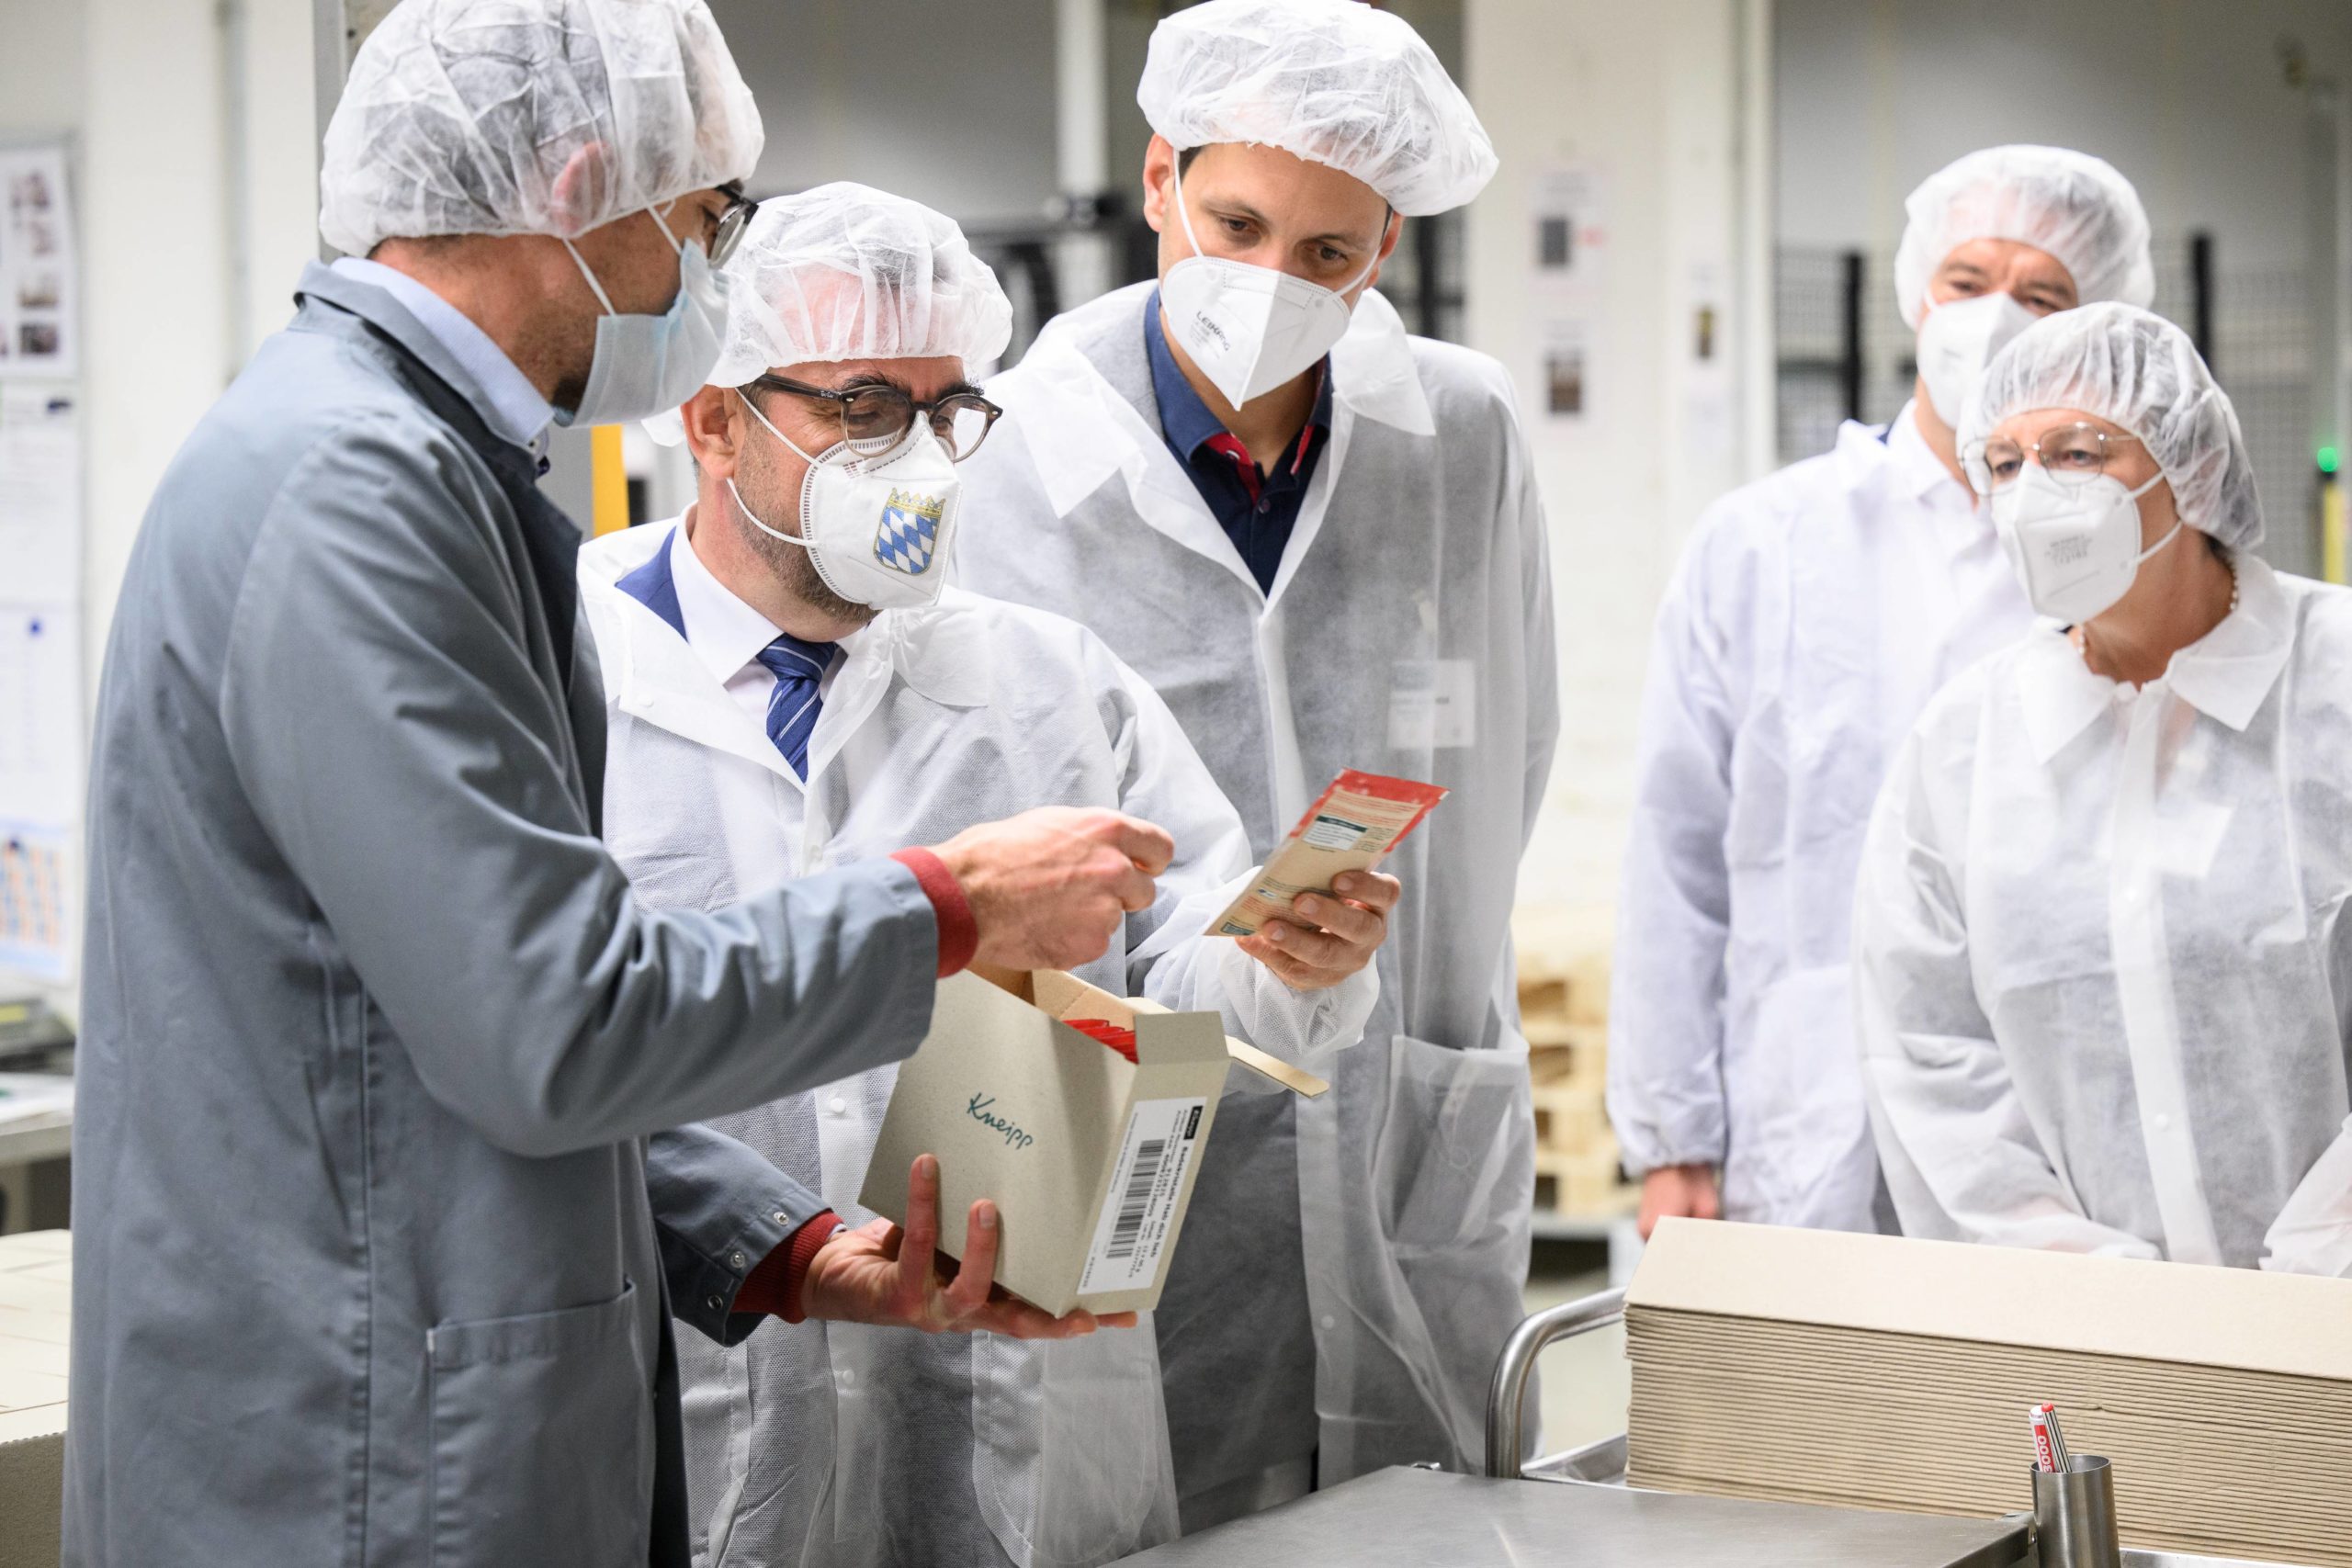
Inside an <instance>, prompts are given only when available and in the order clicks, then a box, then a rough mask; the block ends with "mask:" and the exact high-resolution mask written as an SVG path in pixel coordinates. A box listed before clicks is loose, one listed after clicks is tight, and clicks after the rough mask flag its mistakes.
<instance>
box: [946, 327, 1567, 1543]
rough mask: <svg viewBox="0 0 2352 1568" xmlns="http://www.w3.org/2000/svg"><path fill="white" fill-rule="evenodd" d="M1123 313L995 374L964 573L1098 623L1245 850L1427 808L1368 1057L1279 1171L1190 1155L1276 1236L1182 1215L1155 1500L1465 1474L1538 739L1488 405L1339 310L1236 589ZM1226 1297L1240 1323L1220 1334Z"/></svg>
mask: <svg viewBox="0 0 2352 1568" xmlns="http://www.w3.org/2000/svg"><path fill="white" fill-rule="evenodd" d="M1149 295H1150V286H1149V285H1148V284H1139V285H1136V286H1135V287H1132V288H1125V289H1121V290H1119V291H1117V292H1115V293H1113V294H1110V295H1107V296H1105V297H1103V299H1097V300H1094V301H1092V302H1091V303H1089V304H1086V305H1083V306H1081V307H1080V308H1079V309H1077V310H1073V311H1071V312H1069V313H1068V314H1067V315H1064V316H1062V317H1060V318H1058V319H1057V320H1056V321H1054V322H1052V323H1051V324H1050V325H1049V326H1048V328H1047V329H1046V333H1044V334H1043V335H1042V336H1041V337H1040V338H1039V340H1038V342H1037V344H1035V346H1034V347H1033V348H1032V349H1031V350H1030V352H1029V354H1028V355H1027V356H1026V357H1025V358H1023V361H1022V362H1021V364H1020V365H1018V366H1017V367H1014V368H1013V369H1012V370H1010V371H1007V372H1006V373H1004V374H1003V375H1001V376H1000V377H998V378H995V379H994V380H992V381H990V382H989V395H990V397H992V398H993V399H995V400H997V401H999V402H1000V403H1001V404H1002V405H1003V406H1004V407H1005V408H1006V410H1007V411H1008V412H1007V414H1006V417H1005V420H1004V422H1003V423H1004V424H1005V425H1006V426H1007V428H1005V429H1003V430H1001V431H1000V432H999V433H998V434H996V435H994V436H992V437H991V438H990V440H989V443H988V445H987V446H984V447H982V448H981V450H980V451H979V452H978V454H977V455H976V456H975V457H973V458H972V459H971V460H970V462H969V463H967V465H966V474H965V477H966V479H967V491H966V493H967V497H968V502H969V510H968V511H967V513H966V514H965V525H964V533H963V538H962V540H961V541H960V543H959V552H960V553H959V556H958V560H959V562H960V566H959V570H960V572H961V573H962V575H963V580H964V581H968V582H970V583H971V584H972V585H973V586H975V587H978V588H979V589H980V590H981V591H983V592H989V593H994V594H998V595H1001V596H1002V597H1005V598H1011V599H1017V600H1021V601H1023V602H1024V603H1029V604H1039V605H1044V606H1046V607H1049V608H1059V609H1061V610H1062V611H1063V612H1064V613H1066V614H1069V615H1077V616H1080V617H1081V618H1083V619H1084V620H1085V621H1086V622H1087V623H1088V624H1089V625H1090V626H1093V627H1094V628H1095V630H1097V631H1098V632H1100V633H1101V634H1102V635H1103V639H1104V640H1105V641H1106V642H1108V643H1110V645H1111V646H1112V648H1113V649H1114V650H1116V651H1117V652H1118V654H1119V655H1120V657H1121V658H1123V659H1125V660H1127V662H1128V663H1130V664H1132V665H1133V666H1135V668H1136V670H1137V671H1140V672H1141V673H1142V674H1143V676H1144V677H1145V678H1146V679H1147V680H1148V681H1150V682H1151V683H1152V685H1153V686H1154V687H1155V688H1156V689H1157V690H1158V691H1159V694H1160V695H1161V696H1163V697H1165V698H1166V699H1167V700H1168V703H1169V705H1170V707H1171V708H1173V709H1174V710H1175V712H1176V715H1177V716H1178V718H1180V719H1181V720H1182V722H1183V725H1184V728H1185V730H1186V732H1187V733H1188V734H1189V735H1190V736H1191V737H1192V739H1193V744H1194V745H1196V746H1197V747H1199V748H1200V750H1201V753H1202V755H1203V756H1204V758H1205V759H1206V760H1207V761H1208V764H1209V766H1210V768H1211V769H1212V770H1213V771H1214V772H1215V773H1216V776H1217V781H1218V783H1219V784H1222V785H1223V786H1224V788H1225V791H1226V793H1227V795H1228V797H1230V798H1231V799H1232V800H1233V801H1234V804H1235V805H1236V806H1237V807H1239V808H1240V811H1241V814H1242V819H1243V821H1244V822H1245V823H1246V824H1247V825H1248V828H1249V831H1250V841H1251V844H1252V846H1253V848H1254V849H1255V851H1256V852H1258V853H1260V854H1263V853H1264V852H1266V850H1267V849H1268V848H1269V847H1270V846H1271V845H1272V843H1274V842H1275V841H1276V840H1279V839H1280V838H1281V837H1282V835H1283V834H1284V833H1286V832H1287V831H1289V829H1290V828H1291V827H1292V825H1293V824H1294V823H1295V821H1296V819H1297V818H1298V817H1299V815H1300V814H1301V812H1302V811H1303V810H1304V809H1305V807H1306V806H1307V804H1308V803H1309V802H1310V801H1311V800H1312V799H1313V797H1314V795H1315V794H1316V793H1317V792H1319V791H1320V790H1321V789H1322V787H1323V786H1324V784H1326V783H1328V782H1329V780H1330V778H1331V777H1332V776H1333V775H1334V774H1336V773H1339V772H1340V770H1341V769H1342V768H1347V767H1357V768H1363V769H1367V770H1370V771H1374V772H1379V773H1393V774H1400V775H1404V776H1407V777H1410V778H1416V779H1423V780H1428V781H1430V782H1432V783H1435V784H1442V785H1444V786H1446V787H1447V788H1449V789H1450V790H1451V791H1452V792H1453V794H1452V795H1451V796H1450V797H1449V798H1448V799H1447V800H1446V801H1445V803H1444V804H1443V805H1442V806H1440V807H1438V808H1437V810H1436V811H1435V812H1434V813H1433V814H1432V815H1431V816H1430V818H1429V819H1428V820H1427V821H1426V822H1425V823H1424V824H1423V825H1422V826H1421V827H1420V828H1419V829H1418V830H1417V831H1416V832H1415V833H1414V835H1413V837H1412V838H1411V839H1409V840H1407V841H1406V843H1405V845H1404V846H1403V847H1402V849H1401V850H1400V851H1399V852H1398V853H1397V854H1396V855H1395V856H1393V857H1392V858H1391V861H1390V863H1389V864H1388V866H1387V867H1386V868H1385V869H1388V870H1390V871H1393V872H1394V873H1395V874H1397V875H1398V876H1399V877H1400V878H1401V879H1402V880H1403V883H1404V888H1405V892H1404V897H1403V900H1402V902H1401V904H1400V906H1399V908H1398V909H1397V913H1396V915H1395V917H1394V918H1393V919H1392V921H1391V925H1390V932H1389V940H1388V943H1387V945H1386V947H1385V949H1384V950H1383V951H1382V953H1381V955H1380V960H1379V968H1380V972H1381V1002H1380V1007H1379V1009H1378V1010H1377V1011H1376V1012H1375V1014H1374V1019H1373V1021H1372V1022H1371V1024H1370V1025H1369V1026H1368V1027H1367V1028H1366V1030H1365V1033H1364V1042H1365V1043H1363V1045H1362V1046H1360V1047H1358V1048H1357V1049H1355V1050H1353V1051H1351V1052H1349V1053H1347V1054H1346V1055H1345V1056H1344V1057H1343V1058H1342V1059H1341V1061H1340V1070H1339V1078H1338V1085H1337V1088H1336V1089H1335V1091H1334V1092H1333V1093H1332V1094H1331V1095H1330V1096H1328V1097H1326V1098H1325V1099H1323V1100H1315V1101H1307V1102H1295V1103H1293V1104H1291V1105H1290V1106H1289V1107H1288V1110H1290V1111H1295V1125H1294V1124H1292V1123H1285V1124H1283V1125H1279V1126H1275V1125H1269V1126H1268V1127H1266V1128H1264V1129H1262V1136H1263V1140H1264V1142H1263V1145H1262V1147H1263V1148H1265V1149H1272V1150H1274V1151H1276V1152H1277V1153H1278V1155H1280V1156H1282V1165H1283V1167H1286V1168H1263V1167H1260V1168H1254V1169H1250V1170H1246V1171H1245V1170H1240V1169H1238V1168H1234V1167H1227V1168H1225V1169H1223V1170H1222V1171H1219V1170H1218V1169H1217V1150H1216V1148H1214V1147H1213V1148H1212V1149H1211V1151H1210V1157H1209V1162H1208V1164H1207V1165H1205V1166H1204V1170H1203V1176H1202V1179H1201V1182H1200V1187H1199V1188H1198V1189H1196V1191H1195V1196H1194V1200H1193V1202H1194V1211H1193V1212H1194V1213H1195V1214H1199V1213H1204V1212H1205V1213H1211V1214H1214V1215H1216V1223H1215V1224H1211V1225H1210V1226H1208V1227H1207V1228H1206V1229H1204V1232H1203V1233H1202V1235H1204V1236H1237V1235H1255V1236H1262V1237H1269V1238H1272V1237H1276V1236H1283V1237H1297V1238H1300V1239H1299V1240H1296V1241H1285V1242H1284V1243H1283V1247H1284V1251H1285V1254H1286V1256H1277V1255H1276V1254H1275V1253H1274V1251H1273V1250H1272V1246H1271V1245H1268V1244H1261V1246H1260V1247H1256V1248H1251V1249H1245V1248H1242V1247H1237V1246H1232V1245H1227V1246H1225V1247H1210V1246H1207V1245H1205V1244H1204V1245H1203V1246H1202V1247H1197V1248H1195V1247H1192V1246H1191V1245H1190V1244H1191V1243H1192V1241H1193V1232H1192V1231H1191V1230H1190V1228H1189V1226H1188V1229H1187V1232H1186V1235H1185V1242H1184V1244H1183V1245H1182V1246H1180V1247H1179V1250H1178V1255H1177V1258H1176V1263H1175V1268H1174V1270H1173V1272H1172V1273H1171V1278H1170V1290H1169V1292H1168V1295H1167V1296H1165V1297H1163V1299H1162V1301H1161V1303H1160V1312H1159V1319H1160V1333H1161V1347H1162V1352H1163V1357H1164V1358H1165V1359H1167V1362H1168V1388H1169V1400H1170V1418H1171V1420H1172V1421H1173V1422H1174V1423H1175V1425H1176V1428H1177V1432H1178V1444H1179V1453H1178V1460H1177V1465H1178V1474H1179V1482H1180V1484H1181V1485H1182V1486H1183V1487H1184V1490H1185V1493H1186V1495H1187V1497H1188V1498H1190V1497H1193V1496H1195V1495H1200V1494H1201V1492H1202V1491H1203V1489H1204V1487H1207V1486H1224V1485H1227V1484H1232V1483H1247V1482H1249V1481H1250V1477H1251V1476H1252V1474H1254V1473H1261V1472H1268V1471H1271V1470H1272V1469H1274V1468H1276V1467H1278V1466H1288V1465H1290V1464H1291V1463H1293V1462H1294V1461H1297V1460H1299V1459H1301V1458H1303V1457H1304V1456H1306V1455H1308V1454H1312V1455H1313V1456H1314V1463H1315V1467H1316V1471H1317V1474H1318V1476H1319V1478H1320V1481H1321V1483H1323V1484H1326V1485H1329V1484H1333V1483H1338V1482H1340V1481H1344V1480H1347V1479H1348V1478H1350V1477H1351V1476H1354V1475H1358V1474H1362V1473H1363V1472H1366V1471H1369V1470H1373V1469H1375V1468H1378V1467H1380V1466H1382V1465H1385V1464H1391V1463H1398V1462H1406V1461H1440V1462H1442V1463H1445V1464H1447V1465H1449V1466H1451V1467H1453V1468H1456V1469H1460V1468H1465V1467H1467V1468H1475V1467H1476V1465H1477V1463H1478V1462H1479V1461H1480V1459H1481V1457H1482V1456H1483V1453H1484V1449H1485V1440H1484V1413H1485V1408H1486V1392H1487V1382H1488V1380H1489V1379H1490V1377H1491V1376H1492V1373H1493V1371H1494V1364H1495V1359H1496V1356H1497V1354H1498V1352H1499V1351H1500V1349H1501V1348H1502V1343H1503V1341H1504V1339H1505V1338H1506V1337H1508V1336H1509V1334H1510V1330H1511V1328H1512V1327H1513V1326H1515V1325H1516V1324H1517V1322H1518V1320H1519V1319H1520V1317H1521V1315H1522V1314H1523V1310H1524V1309H1523V1307H1522V1305H1521V1294H1520V1292H1521V1288H1522V1286H1523V1284H1524V1281H1525V1278H1526V1268H1527V1246H1528V1210H1529V1203H1530V1201H1531V1197H1532V1187H1533V1142H1534V1127H1533V1117H1532V1110H1531V1108H1530V1103H1529V1086H1528V1081H1527V1063H1526V1051H1527V1047H1526V1042H1525V1039H1524V1037H1523V1036H1522V1035H1521V1033H1520V1030H1519V1013H1518V1005H1517V998H1516V992H1515V986H1514V980H1513V974H1512V964H1511V955H1510V923H1509V922H1510V908H1511V904H1512V898H1513V893H1514V883H1515V879H1516V875H1517V871H1518V863H1519V859H1520V855H1521V852H1522V851H1523V849H1524V848H1525V844H1526V840H1527V834H1528V832H1529V830H1530V828H1531V827H1532V822H1533V818H1534V815H1535V809H1536V806H1537V804H1538V802H1539V801H1540V799H1541V798H1542V795H1543V790H1544V782H1545V780H1546V778H1547V776H1548V774H1549V773H1550V769H1551V760H1552V748H1553V742H1554V739H1555V736H1556V734H1557V729H1558V712H1557V706H1556V701H1555V655H1554V649H1553V640H1552V609H1551V604H1552V600H1551V581H1550V575H1549V568H1548V565H1547V563H1546V560H1545V549H1544V522H1543V514H1542V510H1541V507H1540V505H1539V504H1538V501H1537V497H1536V493H1535V485H1534V479H1533V476H1532V473H1531V471H1530V468H1529V463H1528V454H1527V448H1526V444H1525V441H1524V439H1523V438H1522V436H1521V433H1520V429H1519V423H1518V419H1517V416H1516V412H1515V410H1514V405H1513V400H1512V395H1511V390H1510V383H1509V380H1508V378H1506V377H1505V375H1504V373H1503V371H1502V368H1501V367H1499V366H1498V365H1497V364H1496V363H1495V362H1494V361H1493V360H1491V359H1488V358H1487V357H1485V356H1484V355H1477V354H1473V353H1471V352H1470V351H1468V350H1466V349H1463V348H1458V347H1455V346H1453V345H1452V344H1441V343H1432V342H1429V341H1426V340H1422V339H1418V338H1410V337H1408V335H1407V334H1406V333H1405V330H1404V325H1403V323H1402V321H1400V320H1399V319H1398V317H1397V312H1396V310H1395V309H1394V308H1393V307H1392V306H1390V305H1389V304H1388V303H1387V301H1385V299H1381V298H1380V296H1379V295H1378V294H1377V293H1376V292H1368V293H1366V294H1365V295H1364V296H1363V299H1362V301H1361V302H1360V304H1359V305H1358V307H1357V309H1356V310H1355V312H1354V316H1353V320H1352V321H1351V326H1350V328H1349V331H1348V334H1347V336H1346V337H1345V339H1343V340H1342V341H1341V343H1340V344H1339V346H1338V347H1337V348H1336V349H1334V350H1333V352H1332V355H1331V363H1332V387H1333V391H1334V404H1333V428H1332V430H1331V433H1330V436H1329V445H1328V446H1327V448H1326V449H1325V451H1324V453H1323V456H1322V457H1321V459H1320V461H1319V463H1318V464H1317V468H1316V472H1315V476H1314V479H1313V482H1312V484H1311V485H1310V486H1309V488H1308V491H1307V493H1306V497H1305V500H1304V503H1303V505H1302V507H1301V511H1300V514H1299V517H1298V520H1297V523H1296V525H1295V531H1294V533H1293V535H1292V537H1291V539H1290V542H1289V547H1288V548H1287V550H1286V552H1285V553H1284V555H1283V562H1282V568H1281V570H1280V573H1279V574H1278V575H1277V577H1276V579H1275V581H1274V584H1273V589H1272V593H1271V594H1268V593H1264V592H1261V591H1260V589H1259V587H1258V584H1257V582H1256V581H1255V580H1254V579H1253V578H1252V577H1251V576H1250V571H1249V569H1248V568H1247V567H1246V566H1245V565H1244V564H1243V562H1242V560H1241V558H1240V556H1239V555H1238V552H1237V551H1236V550H1235V548H1234V547H1233V545H1232V543H1231V541H1230V540H1229V539H1228V538H1227V536H1226V535H1225V533H1224V531H1223V530H1222V529H1221V528H1220V527H1219V526H1218V525H1217V523H1216V518H1215V516H1214V515H1213V514H1212V513H1210V512H1209V510H1208V508H1207V507H1206V505H1205V504H1204V503H1203V502H1202V500H1201V498H1200V495H1199V493H1198V491H1195V490H1194V489H1193V483H1192V481H1191V479H1189V478H1188V477H1187V476H1186V474H1185V472H1184V471H1183V469H1182V467H1181V466H1180V465H1179V463H1178V462H1177V460H1176V458H1175V457H1174V456H1173V455H1172V454H1171V453H1170V451H1169V449H1168V446H1167V443H1166V441H1165V438H1164V437H1163V435H1162V434H1161V432H1160V428H1159V418H1158V408H1157V403H1156V400H1155V399H1154V396H1153V393H1152V389H1151V379H1150V373H1149V368H1148V362H1147V360H1146V358H1145V352H1144V342H1143V310H1144V303H1145V301H1146V299H1148V297H1149ZM1223 1125H1224V1124H1223V1123H1222V1122H1220V1123H1219V1127H1220V1131H1222V1129H1223ZM1284 1142H1289V1143H1290V1144H1291V1147H1290V1148H1288V1149H1284V1148H1283V1143H1284ZM1232 1152H1234V1153H1237V1154H1238V1153H1240V1152H1241V1151H1240V1150H1239V1149H1238V1147H1236V1148H1235V1149H1234V1150H1233V1151H1232ZM1213 1174H1215V1175H1216V1176H1217V1177H1218V1179H1217V1180H1216V1181H1214V1182H1213V1181H1212V1180H1211V1179H1210V1178H1211V1176H1212V1175H1213ZM1293 1192H1295V1198H1293V1197H1292V1196H1290V1194H1292V1193H1293ZM1277 1204H1289V1205H1290V1206H1291V1208H1290V1212H1289V1213H1277V1212H1275V1210H1274V1207H1273V1206H1274V1205H1277ZM1297 1247H1303V1249H1304V1258H1303V1264H1302V1259H1301V1258H1300V1257H1299V1255H1298V1253H1297V1252H1295V1251H1291V1250H1289V1249H1291V1248H1297ZM1302 1267H1303V1269H1304V1280H1303V1281H1301V1280H1300V1279H1299V1271H1300V1270H1301V1269H1302ZM1285 1280H1288V1281H1290V1283H1288V1284H1287V1285H1285V1284H1284V1281H1285ZM1302 1293H1303V1296H1304V1299H1303V1300H1300V1299H1297V1298H1298V1297H1299V1296H1300V1295H1301V1294H1302ZM1235 1300H1250V1301H1251V1302H1252V1303H1253V1306H1252V1313H1253V1314H1262V1315H1261V1316H1260V1322H1259V1324H1258V1325H1255V1326H1253V1324H1252V1323H1251V1322H1250V1320H1249V1319H1248V1318H1247V1317H1243V1316H1238V1315H1236V1314H1231V1313H1230V1312H1227V1311H1222V1310H1221V1308H1222V1307H1223V1306H1224V1304H1225V1303H1230V1302H1232V1301H1235ZM1180 1314H1181V1322H1180ZM1293 1314H1295V1317H1294V1316H1293ZM1285 1318H1292V1320H1293V1321H1295V1325H1296V1328H1297V1334H1296V1337H1295V1338H1293V1337H1287V1335H1288V1330H1287V1328H1286V1327H1285V1325H1284V1323H1283V1319H1285ZM1294 1347H1295V1349H1294ZM1301 1362H1311V1366H1310V1365H1306V1364H1295V1363H1301ZM1288 1445H1303V1446H1288Z"/></svg>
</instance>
